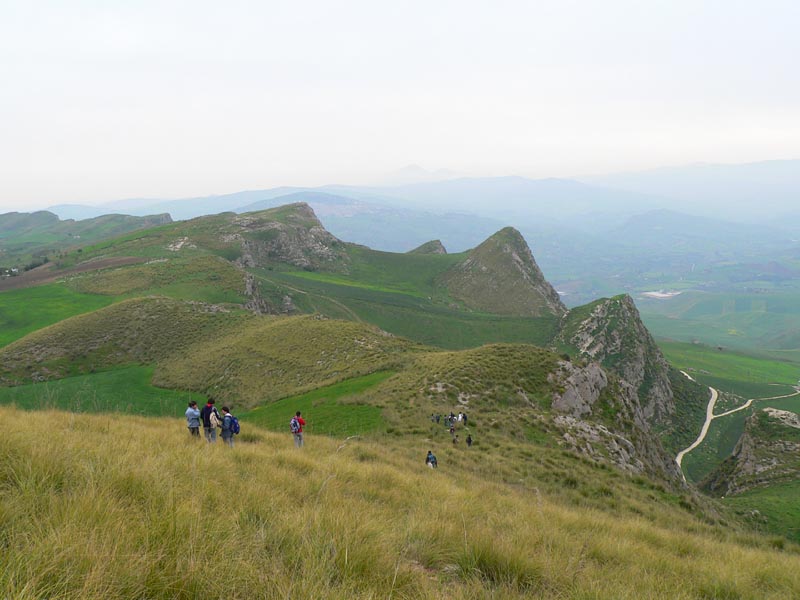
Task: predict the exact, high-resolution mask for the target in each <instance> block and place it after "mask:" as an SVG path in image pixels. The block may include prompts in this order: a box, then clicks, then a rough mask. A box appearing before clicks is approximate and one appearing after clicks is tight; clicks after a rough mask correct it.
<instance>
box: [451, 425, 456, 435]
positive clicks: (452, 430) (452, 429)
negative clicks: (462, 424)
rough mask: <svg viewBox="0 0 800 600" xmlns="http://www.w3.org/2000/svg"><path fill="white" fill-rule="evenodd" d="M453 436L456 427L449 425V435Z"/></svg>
mask: <svg viewBox="0 0 800 600" xmlns="http://www.w3.org/2000/svg"><path fill="white" fill-rule="evenodd" d="M455 434H456V426H455V425H450V435H455Z"/></svg>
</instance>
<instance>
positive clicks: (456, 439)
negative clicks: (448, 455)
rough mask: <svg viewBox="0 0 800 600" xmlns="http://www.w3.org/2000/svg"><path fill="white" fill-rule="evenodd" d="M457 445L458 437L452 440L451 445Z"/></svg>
mask: <svg viewBox="0 0 800 600" xmlns="http://www.w3.org/2000/svg"><path fill="white" fill-rule="evenodd" d="M457 443H458V436H455V437H454V438H453V445H454V446H455V445H456V444H457Z"/></svg>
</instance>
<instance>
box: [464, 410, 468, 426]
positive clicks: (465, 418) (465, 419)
mask: <svg viewBox="0 0 800 600" xmlns="http://www.w3.org/2000/svg"><path fill="white" fill-rule="evenodd" d="M466 426H467V413H464V427H466Z"/></svg>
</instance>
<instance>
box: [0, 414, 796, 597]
mask: <svg viewBox="0 0 800 600" xmlns="http://www.w3.org/2000/svg"><path fill="white" fill-rule="evenodd" d="M0 418H2V419H3V421H4V422H5V423H7V424H11V426H10V427H8V428H7V432H6V434H5V435H4V436H2V437H0V459H1V460H0V564H2V565H3V567H4V568H3V569H2V570H1V571H0V597H9V598H221V597H226V598H342V599H344V598H348V599H352V598H456V599H458V598H488V597H491V598H637V599H638V598H792V597H797V596H798V595H800V555H798V554H797V553H795V552H794V547H793V546H789V547H788V548H789V549H788V550H782V551H779V550H774V549H771V548H770V547H769V545H768V543H767V540H764V539H762V538H758V537H756V536H748V535H742V534H734V533H731V534H728V533H726V532H725V531H724V530H722V529H720V528H714V527H710V526H707V525H704V524H702V523H700V522H699V521H697V520H694V519H692V518H691V517H690V516H689V515H688V514H687V513H685V511H679V510H678V509H677V508H675V507H671V506H666V505H665V506H662V507H661V511H662V512H663V513H664V520H663V521H661V523H663V524H659V523H654V522H652V521H651V520H649V519H646V518H643V517H637V516H635V515H623V514H616V515H615V514H612V513H609V512H603V511H599V510H593V509H590V508H585V507H583V508H582V507H576V506H567V505H563V504H561V503H560V502H559V501H557V499H555V498H553V497H551V496H550V495H549V494H541V493H537V490H536V489H535V488H532V487H528V486H525V487H523V486H516V487H512V486H509V485H504V484H500V483H496V482H493V481H489V480H486V479H480V478H478V477H476V476H474V475H471V474H469V473H468V472H467V471H456V470H453V469H452V467H451V466H450V465H449V464H448V462H447V461H442V463H441V467H440V468H439V469H438V470H436V471H433V470H430V469H427V468H425V467H424V466H423V465H422V464H421V463H422V460H421V458H422V455H424V451H422V452H418V451H416V450H412V449H411V448H410V447H409V448H406V447H404V446H402V445H398V446H394V447H392V446H389V445H388V444H387V443H386V440H383V443H382V444H379V443H375V442H372V443H368V442H363V441H350V442H347V443H343V442H341V441H337V440H334V439H330V438H323V437H317V436H312V437H310V438H309V439H307V445H306V447H305V448H304V449H303V450H296V449H295V448H294V447H293V446H292V442H291V439H290V436H289V435H288V434H283V435H281V434H270V433H266V432H262V431H258V430H254V429H253V428H252V427H250V428H249V429H248V430H247V431H246V432H245V433H243V435H242V436H241V439H240V440H238V443H237V446H236V447H235V448H234V449H230V448H227V447H225V446H223V445H222V444H218V445H216V446H208V445H207V444H205V442H202V441H197V440H192V439H189V436H188V433H187V432H186V430H185V429H184V428H183V424H182V422H181V421H179V420H170V419H158V420H156V419H145V418H136V417H119V416H114V415H111V416H109V415H104V416H88V415H80V416H78V415H72V414H68V413H58V412H33V413H23V412H19V411H16V410H14V409H10V408H2V409H0ZM244 440H249V441H247V442H245V441H244ZM417 454H419V456H417ZM654 502H655V501H654ZM670 515H672V516H674V524H673V525H670V524H669V516H670Z"/></svg>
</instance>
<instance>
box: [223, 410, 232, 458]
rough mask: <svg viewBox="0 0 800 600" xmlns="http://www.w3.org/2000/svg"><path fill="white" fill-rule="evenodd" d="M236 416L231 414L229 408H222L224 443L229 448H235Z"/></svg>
mask: <svg viewBox="0 0 800 600" xmlns="http://www.w3.org/2000/svg"><path fill="white" fill-rule="evenodd" d="M234 418H235V417H234V416H233V415H232V414H231V409H230V408H228V407H227V406H223V407H222V441H223V442H225V443H226V444H227V445H228V446H230V447H231V448H233V434H234V433H235V431H234V426H233V421H234Z"/></svg>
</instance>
